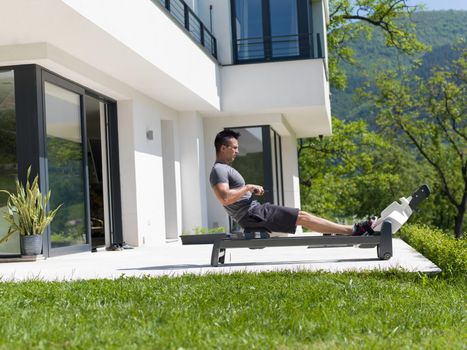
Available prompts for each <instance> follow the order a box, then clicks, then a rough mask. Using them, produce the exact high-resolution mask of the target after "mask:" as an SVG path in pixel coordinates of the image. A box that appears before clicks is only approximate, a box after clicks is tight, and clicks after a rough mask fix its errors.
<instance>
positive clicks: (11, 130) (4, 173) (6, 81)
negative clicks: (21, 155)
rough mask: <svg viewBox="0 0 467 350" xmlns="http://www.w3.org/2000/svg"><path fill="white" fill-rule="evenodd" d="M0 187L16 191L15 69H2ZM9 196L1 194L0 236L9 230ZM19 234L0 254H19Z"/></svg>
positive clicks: (0, 75) (7, 243) (2, 245)
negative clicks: (5, 215)
mask: <svg viewBox="0 0 467 350" xmlns="http://www.w3.org/2000/svg"><path fill="white" fill-rule="evenodd" d="M0 140H2V141H1V142H0V188H1V189H4V190H8V191H10V192H16V187H15V179H16V176H17V174H18V162H17V160H16V112H15V83H14V74H13V71H3V72H1V71H0ZM7 200H8V197H7V196H6V195H5V194H0V236H2V237H3V234H4V233H6V232H7V231H8V224H7V222H6V221H5V219H3V215H4V214H5V213H6V204H7ZM19 253H20V251H19V236H18V235H14V236H12V237H11V238H10V239H9V240H8V241H6V242H4V243H2V244H0V255H9V254H14V255H16V254H19Z"/></svg>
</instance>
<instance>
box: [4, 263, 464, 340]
mask: <svg viewBox="0 0 467 350" xmlns="http://www.w3.org/2000/svg"><path fill="white" fill-rule="evenodd" d="M466 289H467V288H466V280H465V278H460V277H459V278H456V279H443V278H435V277H427V276H424V275H417V274H409V273H402V272H386V273H382V272H381V273H374V272H373V273H358V274H357V273H344V274H329V273H308V272H297V273H291V272H280V273H262V274H232V275H209V276H192V275H186V276H183V277H176V278H169V277H162V278H142V279H136V278H120V279H118V280H114V281H112V280H92V281H78V282H68V283H67V282H41V281H31V282H25V283H1V284H0V296H1V303H0V319H1V322H0V348H1V349H90V348H92V349H120V348H121V349H181V348H183V349H218V348H219V349H334V348H339V349H361V348H367V349H381V348H383V349H465V344H467V342H466V340H467V339H466V328H467V327H466V325H465V318H466V308H465V306H466V305H465V304H466V300H465V296H466Z"/></svg>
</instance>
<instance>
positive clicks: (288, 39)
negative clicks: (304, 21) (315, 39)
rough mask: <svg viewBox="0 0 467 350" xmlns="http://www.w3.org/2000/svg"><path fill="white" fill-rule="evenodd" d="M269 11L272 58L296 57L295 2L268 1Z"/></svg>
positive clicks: (297, 50)
mask: <svg viewBox="0 0 467 350" xmlns="http://www.w3.org/2000/svg"><path fill="white" fill-rule="evenodd" d="M269 9H270V18H271V40H272V57H291V56H298V55H299V53H300V47H299V38H298V22H297V18H298V16H297V0H270V2H269Z"/></svg>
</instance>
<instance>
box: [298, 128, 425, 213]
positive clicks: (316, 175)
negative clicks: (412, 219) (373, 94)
mask: <svg viewBox="0 0 467 350" xmlns="http://www.w3.org/2000/svg"><path fill="white" fill-rule="evenodd" d="M333 127H334V134H333V136H331V137H328V138H323V139H317V138H310V139H304V140H302V141H301V143H300V144H299V148H298V152H299V167H300V184H301V198H302V207H303V209H305V210H309V211H311V212H313V213H315V214H317V215H320V216H324V217H327V218H329V219H333V220H336V219H337V220H339V221H345V220H347V219H352V220H353V219H355V218H356V217H357V218H363V217H366V216H368V215H372V214H376V215H378V214H379V213H380V212H381V210H382V209H384V207H385V206H387V205H388V204H389V203H391V202H392V201H393V200H394V199H396V198H400V197H402V196H407V195H408V194H409V193H412V192H413V191H414V190H415V189H416V188H418V186H419V185H420V184H421V183H423V182H424V179H420V176H419V174H425V173H426V169H424V166H423V165H421V164H417V162H415V160H414V158H413V156H412V155H411V154H409V155H407V154H406V151H404V150H403V149H401V148H400V147H398V146H397V145H394V144H393V143H391V142H390V141H389V140H387V139H385V138H382V137H381V136H380V135H378V134H376V133H375V132H371V131H369V130H368V127H367V124H366V123H365V122H364V121H358V122H347V123H346V122H343V121H341V120H338V119H333ZM414 164H415V165H414ZM428 217H429V212H424V213H423V216H419V218H420V220H422V221H425V222H426V219H427V218H428Z"/></svg>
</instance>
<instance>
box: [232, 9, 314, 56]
mask: <svg viewBox="0 0 467 350" xmlns="http://www.w3.org/2000/svg"><path fill="white" fill-rule="evenodd" d="M231 2H232V4H231V8H232V32H233V46H234V56H235V57H234V61H235V62H236V63H243V62H261V61H271V60H284V59H297V58H310V57H312V56H313V54H312V51H311V50H310V48H311V47H312V45H311V36H312V33H310V30H309V28H311V26H310V23H309V22H310V20H311V4H310V3H309V1H307V0H231Z"/></svg>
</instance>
